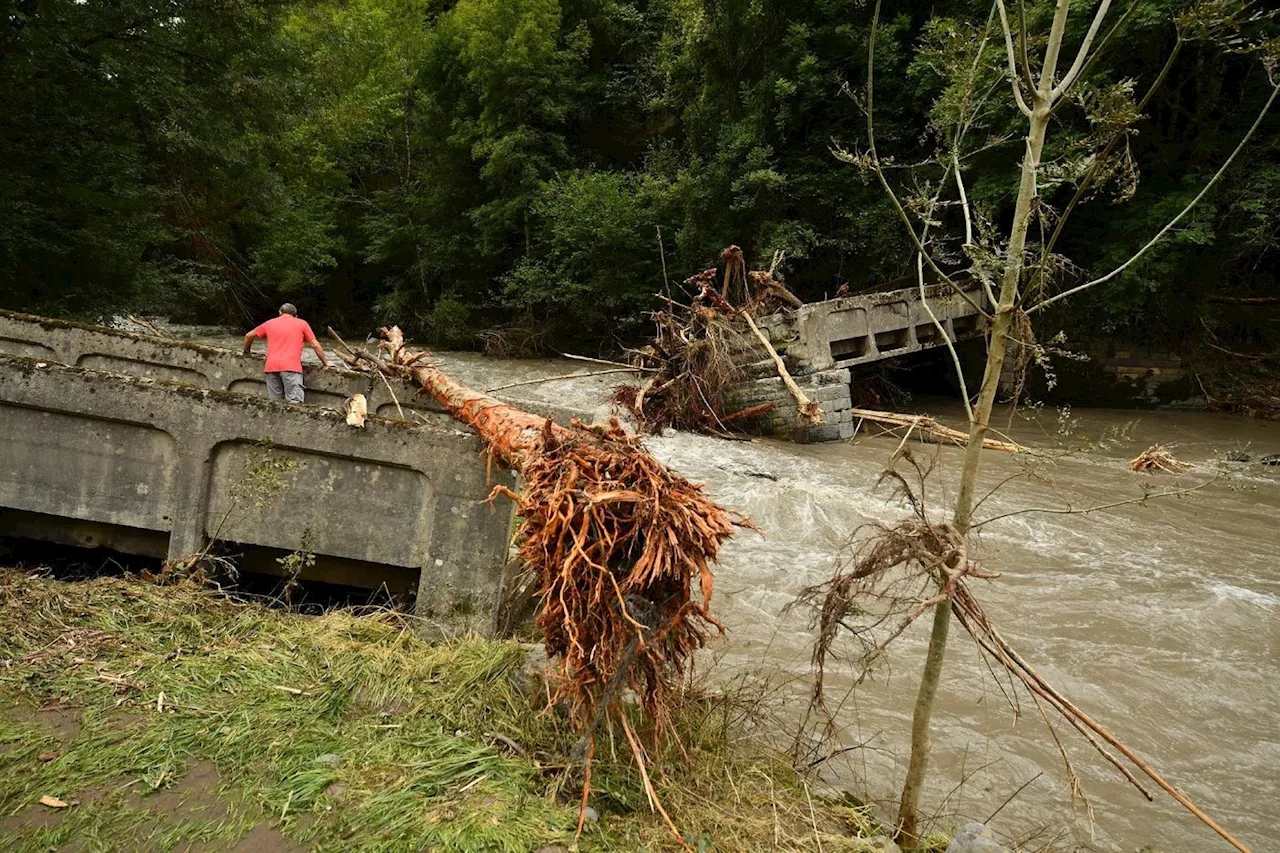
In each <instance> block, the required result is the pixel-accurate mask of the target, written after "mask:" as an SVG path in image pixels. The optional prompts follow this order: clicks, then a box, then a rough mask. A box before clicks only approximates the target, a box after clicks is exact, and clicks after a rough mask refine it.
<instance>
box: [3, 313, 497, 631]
mask: <svg viewBox="0 0 1280 853" xmlns="http://www.w3.org/2000/svg"><path fill="white" fill-rule="evenodd" d="M55 337H57V336H55ZM9 346H12V344H10V345H9ZM160 346H165V345H164V344H161V345H160ZM33 349H34V350H35V351H36V355H35V357H33V358H20V357H12V356H0V432H3V434H4V436H5V440H4V441H3V442H0V532H6V533H8V534H9V535H21V536H32V537H34V538H46V539H53V540H55V541H62V542H66V543H69V544H78V545H97V546H106V547H113V548H117V549H118V550H122V551H126V552H132V553H139V554H145V555H151V556H167V557H170V558H182V557H185V556H189V555H191V554H194V553H196V552H199V551H200V550H201V549H202V548H204V547H205V545H206V543H207V542H209V541H210V539H212V538H216V539H218V540H219V541H222V542H226V543H231V544H233V545H237V546H250V549H251V550H252V549H258V551H259V556H260V557H261V556H262V554H263V553H266V554H270V553H275V552H279V553H281V554H285V553H289V552H298V551H302V552H307V553H310V554H313V555H315V557H316V561H315V566H314V567H311V568H304V570H303V573H302V577H303V578H314V579H317V580H325V581H329V582H333V583H342V584H347V585H353V586H364V587H369V588H376V587H378V586H380V585H382V584H384V583H386V584H388V585H397V584H398V585H399V586H400V587H401V588H406V589H412V590H414V591H416V594H417V607H418V610H419V612H420V613H423V614H425V615H430V616H432V617H435V618H445V619H449V620H450V621H452V618H453V617H456V616H457V614H459V613H462V612H468V611H479V612H485V613H487V612H490V611H491V610H493V609H494V605H495V603H496V599H497V597H498V594H499V589H498V587H499V583H500V578H501V573H502V565H503V562H504V560H505V559H506V556H507V550H508V543H509V536H510V529H511V507H510V505H509V504H505V503H504V502H499V504H498V510H497V511H492V510H491V509H490V508H489V507H487V506H485V505H484V504H483V503H482V501H483V499H484V498H485V497H486V496H487V495H488V494H489V491H490V489H491V485H492V484H491V483H490V482H489V481H488V479H487V476H486V466H485V464H484V462H483V461H482V459H481V458H479V457H478V455H477V454H478V451H479V441H478V439H477V438H476V437H475V436H474V435H473V434H471V433H470V432H468V431H464V430H462V429H461V428H454V427H453V426H451V422H449V423H439V424H437V423H430V424H428V423H419V424H409V423H406V422H404V421H389V420H385V419H381V418H377V417H373V418H370V419H369V421H368V423H367V424H366V427H365V428H364V429H360V430H357V429H351V428H350V427H348V426H346V424H345V423H344V421H343V419H342V417H341V415H339V414H338V413H337V412H334V411H331V410H328V409H323V408H319V407H315V406H296V405H290V404H287V403H281V402H272V401H268V400H266V399H265V398H259V397H249V396H246V395H243V394H237V393H234V392H233V393H227V392H225V391H219V390H210V389H206V388H198V387H194V385H193V384H188V383H187V382H186V381H185V378H184V379H182V380H179V381H176V382H175V381H172V380H170V379H167V378H157V379H150V378H140V377H136V376H124V375H120V374H116V373H107V372H103V371H101V370H97V369H90V368H86V367H71V366H67V365H64V364H57V363H54V361H53V359H54V357H56V356H64V355H65V354H66V353H65V351H62V352H59V351H58V350H57V349H55V346H52V345H45V351H40V350H38V348H35V347H33ZM99 349H102V348H99ZM200 349H203V348H200ZM50 351H52V355H51V354H50ZM180 351H181V352H190V351H191V350H190V349H189V347H183V348H182V349H181V350H180ZM138 352H139V353H140V354H141V355H143V356H148V351H147V350H146V348H144V347H139V348H138ZM194 352H195V354H194V355H190V356H188V357H189V358H190V361H189V362H188V364H189V365H190V367H187V368H186V369H189V370H191V371H194V372H199V373H202V374H203V375H205V376H206V377H209V378H210V379H211V380H213V379H217V381H219V382H224V381H226V380H227V379H228V378H230V377H231V376H232V374H230V373H228V372H225V371H224V372H223V373H222V375H221V377H218V375H217V370H218V367H217V366H218V365H219V364H222V363H223V362H222V360H221V355H217V354H206V353H203V352H200V350H199V349H197V350H195V351H194ZM99 354H101V353H99ZM106 355H112V356H113V357H116V358H120V356H119V355H118V351H117V353H115V354H113V353H106ZM82 356H83V354H82ZM232 358H235V356H232ZM76 360H77V361H84V360H86V359H83V358H82V357H77V358H76ZM139 360H140V361H142V360H145V359H141V358H140V359H139ZM99 363H100V362H99ZM167 364H168V366H173V362H168V363H167ZM170 375H172V374H170ZM232 382H234V379H232ZM228 384H231V383H228ZM266 457H269V458H270V459H272V460H276V461H277V462H280V463H281V464H280V465H278V466H276V467H274V468H273V467H271V466H268V467H267V468H266V469H263V470H265V471H266V473H263V470H259V469H260V467H261V466H262V465H264V464H265V463H264V462H263V461H262V460H263V459H265V458H266ZM272 472H274V474H273V473H272ZM268 475H270V476H274V477H276V478H277V481H276V482H275V487H276V491H274V492H272V493H271V494H269V495H266V496H265V498H264V494H263V492H264V490H265V491H266V492H271V489H269V488H266V486H267V485H270V484H269V483H266V484H264V478H267V479H270V477H269V476H268ZM493 476H494V479H495V480H496V481H497V482H500V483H503V484H506V485H508V486H511V485H513V481H512V480H513V478H512V476H511V475H510V474H509V473H507V472H499V471H495V472H493ZM255 489H257V490H258V491H255ZM263 549H270V550H269V551H264V550H263ZM266 562H267V563H268V566H270V565H278V563H277V562H276V561H275V560H274V559H267V560H266Z"/></svg>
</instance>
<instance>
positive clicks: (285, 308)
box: [280, 302, 298, 317]
mask: <svg viewBox="0 0 1280 853" xmlns="http://www.w3.org/2000/svg"><path fill="white" fill-rule="evenodd" d="M280 313H281V314H288V315H289V316H291V317H297V316H298V306H297V305H294V304H293V303H292V302H286V303H285V304H283V305H281V306H280Z"/></svg>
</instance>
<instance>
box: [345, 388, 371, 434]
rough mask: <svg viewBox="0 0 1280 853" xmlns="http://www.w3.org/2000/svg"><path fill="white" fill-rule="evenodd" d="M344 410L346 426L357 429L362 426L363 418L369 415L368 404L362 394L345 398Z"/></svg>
mask: <svg viewBox="0 0 1280 853" xmlns="http://www.w3.org/2000/svg"><path fill="white" fill-rule="evenodd" d="M346 410H347V426H349V427H355V428H357V429H359V428H361V427H363V426H364V421H365V418H366V417H368V415H369V402H368V401H367V400H366V399H365V398H364V395H363V394H352V395H351V396H350V397H348V398H347V405H346Z"/></svg>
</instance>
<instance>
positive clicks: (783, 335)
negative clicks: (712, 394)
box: [726, 282, 986, 441]
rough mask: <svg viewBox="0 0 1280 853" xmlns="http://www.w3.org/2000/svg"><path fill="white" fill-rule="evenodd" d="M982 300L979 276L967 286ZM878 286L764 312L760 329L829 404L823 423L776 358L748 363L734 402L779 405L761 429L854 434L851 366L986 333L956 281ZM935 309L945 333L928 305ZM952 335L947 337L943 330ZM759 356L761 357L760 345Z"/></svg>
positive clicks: (730, 395)
mask: <svg viewBox="0 0 1280 853" xmlns="http://www.w3.org/2000/svg"><path fill="white" fill-rule="evenodd" d="M964 292H965V294H966V295H967V296H968V297H969V298H970V299H971V300H972V301H973V302H975V303H977V304H978V305H981V304H983V302H984V301H985V296H984V295H983V293H982V289H981V287H980V286H979V285H978V284H977V283H976V282H971V283H967V284H965V285H964ZM924 295H925V299H921V296H920V290H919V288H904V289H901V290H888V291H879V292H875V293H868V294H861V295H858V296H846V297H842V298H839V299H829V300H826V301H824V302H811V303H809V304H807V305H804V306H802V307H800V308H797V309H796V310H795V311H788V312H786V313H782V314H773V315H770V316H768V317H762V318H761V319H760V321H759V326H760V328H761V330H762V331H763V332H764V333H765V334H766V335H767V336H768V337H769V342H770V343H771V344H772V345H773V346H774V348H775V349H776V350H777V351H778V353H779V354H780V355H781V356H782V357H783V359H784V361H785V362H786V365H787V370H788V371H789V372H790V373H791V374H792V376H793V377H794V378H795V380H796V382H797V384H799V385H800V386H801V387H802V388H803V389H804V391H805V394H806V395H807V396H808V397H809V398H810V399H811V400H813V401H815V402H817V403H818V404H819V405H821V406H822V410H823V419H822V423H820V424H817V425H811V424H808V423H806V422H804V421H802V420H801V419H800V418H799V417H798V416H797V414H796V410H795V405H794V401H793V400H792V397H791V394H790V392H789V391H788V390H787V389H786V387H785V386H784V385H783V383H782V381H781V380H780V379H778V377H777V375H776V372H775V370H774V368H773V363H772V361H770V360H767V359H763V360H760V361H758V362H756V363H754V364H747V365H744V369H745V371H746V375H747V377H748V378H747V379H746V380H744V381H743V382H740V383H737V384H736V385H733V386H730V387H729V388H728V389H727V390H726V398H727V399H728V400H729V402H730V404H731V406H733V407H734V408H746V407H748V406H754V405H758V404H760V403H773V404H774V408H773V410H772V411H771V412H769V414H767V415H765V416H764V417H762V418H758V419H756V421H754V422H753V424H752V426H754V427H755V428H756V429H759V430H760V431H761V432H764V433H767V434H773V435H785V436H789V437H791V438H794V439H795V440H798V441H834V440H836V439H842V438H849V437H850V436H852V435H853V431H854V420H853V413H852V411H851V409H852V405H853V404H852V398H851V395H850V391H849V382H850V373H849V368H851V367H856V366H859V365H863V364H870V363H872V362H876V361H883V360H885V359H889V358H898V357H900V356H905V355H910V354H912V353H916V352H920V351H921V350H926V349H932V348H933V347H939V346H943V345H945V344H946V342H947V340H948V339H949V340H951V341H953V342H954V341H962V340H966V339H968V338H974V337H977V336H979V335H981V334H982V333H983V332H984V330H985V328H986V318H985V317H983V316H982V314H981V313H980V312H979V311H978V310H977V309H976V308H975V307H974V306H973V305H972V304H970V302H969V301H968V300H966V299H965V298H964V297H962V296H960V295H959V294H958V293H956V292H955V291H954V290H953V289H952V288H951V286H950V285H947V284H935V285H930V286H928V287H926V288H925V292H924ZM925 300H927V302H928V309H930V310H932V311H933V314H934V316H936V317H937V318H938V321H939V322H940V323H941V325H942V331H939V329H938V326H937V325H936V324H935V323H934V322H933V318H931V317H930V316H929V310H926V306H925ZM944 333H945V336H944ZM752 357H753V358H757V359H759V358H760V357H761V354H760V353H759V352H758V351H757V352H756V353H755V354H754V355H753V356H752Z"/></svg>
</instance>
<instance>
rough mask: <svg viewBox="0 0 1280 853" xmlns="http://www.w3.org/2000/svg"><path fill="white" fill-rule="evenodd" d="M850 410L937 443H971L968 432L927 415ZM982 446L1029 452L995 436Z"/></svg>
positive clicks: (1014, 451)
mask: <svg viewBox="0 0 1280 853" xmlns="http://www.w3.org/2000/svg"><path fill="white" fill-rule="evenodd" d="M849 411H850V412H851V413H852V414H853V416H854V417H855V418H862V419H863V420H867V421H874V422H875V423H879V424H889V425H890V426H897V427H907V428H908V430H914V431H915V432H917V433H919V434H920V438H921V439H923V440H924V441H930V442H933V443H935V444H955V445H959V446H960V447H964V446H965V445H967V444H968V443H969V435H968V433H964V432H961V431H960V430H955V429H951V428H950V427H945V426H943V425H942V424H940V423H938V422H937V421H935V420H934V419H933V418H931V417H929V416H927V415H904V414H900V413H898V412H877V411H873V410H871V409H850V410H849ZM982 446H983V447H984V448H986V449H987V450H1000V451H1003V452H1005V453H1028V452H1029V451H1028V450H1027V448H1025V447H1023V446H1022V445H1021V444H1015V443H1013V442H1011V441H997V440H996V439H994V438H984V439H983V440H982Z"/></svg>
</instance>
